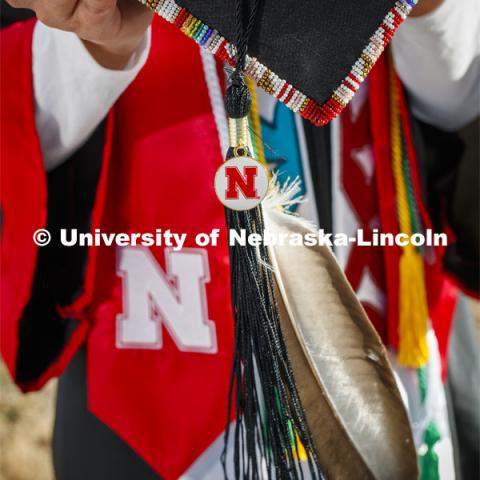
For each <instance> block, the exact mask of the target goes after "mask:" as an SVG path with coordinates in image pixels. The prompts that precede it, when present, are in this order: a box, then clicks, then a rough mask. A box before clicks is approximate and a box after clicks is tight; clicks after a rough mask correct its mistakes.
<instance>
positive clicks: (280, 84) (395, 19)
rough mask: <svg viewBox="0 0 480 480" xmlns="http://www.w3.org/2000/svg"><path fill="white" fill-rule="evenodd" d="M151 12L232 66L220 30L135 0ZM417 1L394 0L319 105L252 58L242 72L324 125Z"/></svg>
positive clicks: (182, 12) (166, 0) (172, 8)
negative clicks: (330, 92) (334, 87)
mask: <svg viewBox="0 0 480 480" xmlns="http://www.w3.org/2000/svg"><path fill="white" fill-rule="evenodd" d="M139 1H140V2H141V3H143V4H144V5H146V6H148V7H149V8H150V9H152V10H153V11H154V12H155V13H157V14H158V15H160V16H161V17H162V18H164V19H165V20H167V21H168V22H170V23H172V24H174V25H175V26H177V27H178V28H180V30H181V31H182V32H183V33H185V35H187V36H189V37H190V38H192V39H193V40H195V41H196V42H197V43H198V44H199V45H201V46H202V47H204V48H206V49H207V50H209V51H210V52H212V53H213V54H214V55H215V56H216V57H217V58H219V59H220V60H222V61H224V62H227V63H229V64H230V65H233V63H234V62H233V58H234V56H235V47H234V46H233V45H231V44H230V42H228V40H226V39H225V38H224V37H223V36H222V35H220V33H219V32H218V31H217V30H215V29H212V28H210V27H208V25H205V24H204V23H203V22H202V21H201V20H199V19H198V18H196V17H194V16H193V15H191V14H190V13H189V12H188V11H187V10H186V9H185V8H182V7H180V6H179V5H178V4H176V3H175V1H174V0H139ZM416 3H417V0H397V1H396V2H395V5H394V6H393V7H392V8H391V9H390V11H389V12H388V13H387V15H386V16H385V18H384V19H383V21H382V23H381V24H380V26H379V27H378V28H377V30H376V31H375V33H374V34H373V35H372V36H371V37H370V41H369V43H368V45H367V46H366V47H365V48H364V49H363V51H362V54H361V55H360V58H359V59H358V60H357V61H356V62H355V64H354V65H353V67H352V69H351V71H350V73H349V74H348V75H347V76H346V78H345V79H344V80H343V81H342V83H341V84H340V86H339V87H338V88H336V89H335V90H334V91H333V93H332V96H331V97H330V98H329V99H328V100H327V101H326V102H325V103H323V104H322V105H319V104H317V103H316V102H315V101H314V100H312V99H311V98H308V97H307V96H306V95H304V94H303V93H302V92H300V91H299V90H297V89H296V88H294V87H293V86H292V85H290V84H289V83H287V82H286V81H285V80H282V79H281V78H279V77H278V75H276V74H275V73H274V72H272V71H271V70H270V69H269V68H267V67H266V66H265V65H263V64H262V63H260V62H259V61H258V60H257V59H256V58H253V57H250V56H248V55H247V60H246V67H245V74H246V75H247V76H249V77H251V78H252V79H253V80H255V82H256V84H257V85H258V86H259V87H260V88H262V89H264V90H265V91H266V92H268V93H269V94H271V95H273V96H274V97H275V98H277V99H278V100H280V101H281V102H283V103H284V104H285V105H287V107H288V108H290V109H292V110H293V111H294V112H296V113H300V115H302V117H304V118H306V119H308V120H310V121H311V122H312V123H313V124H315V125H325V124H327V123H328V122H329V121H330V120H332V119H333V118H335V117H336V116H337V115H338V114H339V113H340V112H341V111H342V110H343V109H344V108H345V107H346V105H347V104H348V102H349V101H350V100H351V99H352V97H353V95H354V94H355V92H356V91H357V90H358V89H359V88H360V84H361V83H362V82H363V81H364V80H365V78H366V77H367V75H368V74H369V72H370V70H371V69H372V67H373V65H374V64H375V62H376V61H377V60H378V58H379V57H380V55H381V54H382V52H383V50H384V49H385V47H386V46H387V44H388V43H389V42H390V40H391V39H392V37H393V35H394V33H395V31H396V30H397V28H398V27H399V26H400V24H401V23H402V22H403V21H404V20H405V19H406V18H407V16H408V14H409V13H410V11H411V9H412V8H413V7H414V6H415V4H416Z"/></svg>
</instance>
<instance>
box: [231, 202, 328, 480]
mask: <svg viewBox="0 0 480 480" xmlns="http://www.w3.org/2000/svg"><path fill="white" fill-rule="evenodd" d="M225 214H226V219H227V226H228V228H229V229H233V230H236V231H237V232H240V231H241V230H242V229H245V230H246V232H247V235H248V234H250V233H259V234H261V235H262V236H263V231H264V222H263V214H262V210H261V207H257V208H255V209H252V210H247V211H233V210H230V209H226V213H225ZM230 268H231V292H232V307H233V316H234V323H235V348H234V358H233V368H232V377H231V383H230V393H229V402H228V417H227V426H226V431H225V446H224V450H223V454H222V464H223V468H224V473H225V478H228V474H227V467H226V452H227V447H228V443H229V437H230V434H231V428H230V418H231V415H232V409H233V408H235V420H236V423H235V426H234V428H233V436H234V438H233V439H232V440H233V442H234V472H235V479H237V480H239V479H260V478H262V479H263V478H265V474H266V475H267V478H269V479H271V478H275V479H302V478H304V473H306V472H303V471H302V468H301V465H300V460H298V457H299V456H298V455H297V453H298V450H297V444H296V441H294V444H292V432H296V433H297V434H298V437H299V438H300V440H301V442H302V444H303V445H304V447H305V449H306V452H307V455H308V470H309V473H310V475H307V476H309V477H310V478H312V479H324V478H325V477H324V475H323V473H322V471H321V467H320V465H319V462H318V458H317V455H316V453H315V448H314V446H313V442H312V438H311V435H310V432H309V429H308V426H307V423H306V420H305V413H304V410H303V407H302V404H301V401H300V398H299V395H298V392H297V388H296V384H295V379H294V377H293V372H292V367H291V364H290V360H289V358H288V353H287V350H286V347H285V342H284V338H283V334H282V331H281V329H280V321H279V314H278V309H277V303H276V300H275V294H274V283H273V282H274V279H273V272H272V271H271V268H270V259H269V255H268V250H267V248H266V247H265V246H260V247H252V246H249V245H247V246H240V245H236V246H231V247H230Z"/></svg>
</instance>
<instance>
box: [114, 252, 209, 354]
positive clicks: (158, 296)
mask: <svg viewBox="0 0 480 480" xmlns="http://www.w3.org/2000/svg"><path fill="white" fill-rule="evenodd" d="M165 260H166V262H165V263H166V272H164V271H163V270H162V269H161V267H160V265H159V264H158V263H157V261H156V260H155V258H154V257H153V255H152V254H151V253H150V250H148V249H147V248H141V247H125V248H121V249H119V250H118V259H117V264H118V267H117V273H118V275H119V276H121V277H122V279H123V313H121V314H119V315H117V328H116V335H117V338H116V343H117V347H118V348H133V349H142V348H143V349H160V348H162V345H163V340H162V324H163V325H164V326H165V328H166V330H167V331H168V333H169V334H170V336H171V337H172V339H173V341H174V342H175V344H176V345H177V347H178V349H179V350H182V351H193V352H204V353H216V352H217V340H216V331H215V324H214V323H213V322H212V321H211V320H209V319H208V308H207V294H206V290H205V284H206V283H208V282H209V281H210V272H209V268H208V256H207V252H206V251H205V250H203V249H183V250H182V251H180V252H174V251H172V250H165Z"/></svg>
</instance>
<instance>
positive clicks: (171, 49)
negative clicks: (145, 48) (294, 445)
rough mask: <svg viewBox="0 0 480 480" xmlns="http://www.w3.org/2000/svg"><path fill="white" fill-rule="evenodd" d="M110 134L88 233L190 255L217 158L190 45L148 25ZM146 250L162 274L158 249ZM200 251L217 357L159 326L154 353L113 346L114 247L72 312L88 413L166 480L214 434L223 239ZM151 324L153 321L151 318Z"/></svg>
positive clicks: (209, 211)
mask: <svg viewBox="0 0 480 480" xmlns="http://www.w3.org/2000/svg"><path fill="white" fill-rule="evenodd" d="M113 134H114V138H115V142H114V144H113V149H112V152H111V155H110V157H111V158H110V160H109V164H108V166H106V167H105V175H104V179H103V180H102V182H103V184H101V186H100V188H99V195H102V190H103V191H104V194H105V197H104V201H100V202H97V207H96V212H95V213H94V224H93V225H92V229H94V228H97V227H98V228H101V229H102V231H108V232H153V231H155V229H157V228H160V229H163V230H166V229H170V230H171V231H173V232H178V233H187V234H188V237H187V242H186V244H185V247H187V248H192V249H197V250H198V246H197V245H196V244H195V243H194V238H195V235H196V234H197V233H200V232H210V231H211V229H212V228H220V229H222V230H225V223H224V212H223V207H222V205H221V204H220V203H219V202H218V201H217V199H216V197H215V193H214V190H213V178H214V175H215V171H216V168H217V166H218V165H219V164H220V163H221V162H222V158H223V155H222V152H221V151H220V146H219V142H218V132H217V129H216V125H215V120H214V116H213V113H212V109H211V104H210V99H209V93H208V90H207V85H206V83H205V77H204V72H203V67H202V62H201V57H200V51H199V47H198V46H197V45H195V44H194V43H193V42H191V41H190V40H189V39H188V38H185V37H184V36H183V35H182V34H181V33H180V32H178V31H177V30H176V29H175V28H174V27H173V26H171V25H169V24H167V23H166V22H163V21H161V20H160V21H156V22H155V23H154V26H153V42H152V50H151V55H150V59H149V62H148V64H147V66H146V67H145V68H144V69H143V70H142V72H141V73H140V75H139V76H138V78H137V79H136V80H135V81H134V83H133V84H132V85H131V86H130V87H129V88H128V90H127V91H126V92H125V94H124V95H123V96H122V98H121V99H120V101H119V102H118V103H117V105H116V106H115V110H114V131H113ZM102 203H104V204H103V205H102ZM97 208H98V210H97ZM149 250H150V253H151V255H152V259H153V260H152V261H154V262H157V264H158V267H159V268H161V269H162V270H163V271H164V272H167V271H168V265H166V261H165V254H166V252H165V249H164V248H163V247H162V248H160V247H151V248H150V249H149ZM202 251H203V252H204V253H205V254H206V255H208V267H209V272H210V281H208V282H207V283H206V285H205V288H206V292H207V302H208V305H207V308H208V319H209V320H211V321H212V322H213V323H214V326H215V332H216V343H217V352H216V353H200V352H189V351H181V349H180V347H179V345H178V342H175V341H174V339H173V337H172V334H171V332H169V331H168V330H167V329H166V328H164V327H162V343H163V344H162V345H161V347H160V348H153V349H152V348H150V349H141V348H138V349H132V348H117V346H116V344H118V338H116V329H117V326H116V319H117V317H118V315H120V314H121V313H122V312H125V310H126V305H125V304H123V302H122V296H123V299H125V295H124V294H123V291H124V288H125V282H127V281H128V278H127V279H125V277H124V278H123V279H122V276H121V275H120V273H119V271H118V269H119V267H118V265H117V264H118V261H119V257H118V255H119V251H118V249H115V248H111V247H100V248H97V249H96V250H95V251H94V253H92V256H91V261H90V263H89V270H88V272H87V284H86V294H85V296H84V298H83V299H81V301H80V303H77V305H76V306H75V308H80V309H82V308H83V307H84V305H87V304H89V306H88V308H87V309H86V311H85V312H86V315H87V316H88V318H89V321H90V322H91V324H92V330H91V333H90V336H89V339H88V364H87V377H88V400H89V408H90V410H91V411H92V412H93V413H94V414H96V415H97V416H98V417H99V418H100V419H101V420H102V421H104V422H105V423H106V424H107V425H109V426H110V427H111V428H112V429H113V430H114V431H115V432H117V433H118V434H119V435H120V436H121V437H123V438H124V439H125V440H126V441H127V442H128V443H129V444H130V445H131V446H132V447H133V448H134V449H135V450H136V451H137V452H138V453H139V454H140V455H141V456H142V457H143V458H144V459H145V460H146V461H147V462H148V463H150V465H151V466H152V467H153V468H154V469H155V470H156V471H157V472H158V473H159V474H160V475H161V476H162V478H166V479H176V478H178V477H179V475H180V474H182V473H183V472H184V471H185V470H186V469H187V468H188V467H189V466H190V465H191V464H192V463H193V462H194V461H195V459H196V458H197V457H198V456H199V455H200V454H201V453H202V452H203V451H204V450H205V449H206V448H207V447H208V446H209V445H210V444H211V443H212V442H213V441H214V440H215V439H216V438H217V437H218V436H219V435H220V434H221V432H222V431H223V429H224V427H225V420H226V412H227V409H226V407H227V397H228V384H229V376H230V371H231V361H232V348H233V321H232V314H231V307H230V301H229V299H230V279H229V275H230V273H229V260H228V248H227V245H226V238H225V237H223V238H222V239H221V242H220V243H219V246H217V247H206V248H204V249H202ZM153 314H155V312H154V313H153ZM156 315H160V320H161V315H162V312H156Z"/></svg>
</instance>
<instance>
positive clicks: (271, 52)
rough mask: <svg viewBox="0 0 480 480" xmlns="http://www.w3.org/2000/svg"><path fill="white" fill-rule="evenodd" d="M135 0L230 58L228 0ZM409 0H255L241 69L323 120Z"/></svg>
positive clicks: (232, 26) (346, 97)
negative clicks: (252, 24)
mask: <svg viewBox="0 0 480 480" xmlns="http://www.w3.org/2000/svg"><path fill="white" fill-rule="evenodd" d="M141 1H142V2H144V3H146V4H147V5H148V6H149V7H150V8H152V9H154V10H155V11H156V12H157V13H158V14H159V15H160V16H162V17H164V18H165V19H166V20H168V21H169V22H171V23H174V24H175V25H176V26H178V27H179V28H180V29H181V30H182V31H183V32H184V33H185V34H186V35H188V36H189V37H191V38H192V39H194V40H195V41H197V42H198V43H199V44H201V45H203V46H205V47H206V48H208V49H209V50H210V51H212V52H213V53H215V54H216V55H217V56H219V57H220V58H222V59H223V60H225V61H227V62H229V63H232V64H233V63H234V57H235V52H234V49H233V48H232V43H233V44H235V43H236V16H235V11H236V1H235V0H177V1H176V2H174V1H173V0H141ZM416 2H417V0H396V1H395V0H389V1H385V0H370V1H368V2H358V1H356V0H301V1H298V0H297V1H294V0H280V1H279V0H265V1H262V2H261V4H260V6H259V9H258V12H257V14H256V18H255V22H254V26H253V31H252V34H251V36H250V39H249V42H248V54H249V58H248V59H247V62H246V73H247V75H248V76H251V77H254V78H255V80H256V82H257V84H258V85H259V86H260V87H262V88H264V89H265V90H266V91H268V92H269V93H271V94H273V95H275V96H276V97H277V98H279V99H280V100H282V101H283V102H284V103H286V104H287V105H288V106H289V107H290V108H292V109H293V110H294V111H296V112H299V113H300V114H301V115H302V116H304V117H306V118H308V119H309V120H310V121H312V122H313V123H314V124H316V125H323V124H325V123H328V122H329V121H330V120H331V119H332V118H334V117H335V116H336V115H337V114H338V113H340V111H341V110H342V109H343V108H344V107H345V105H346V104H347V103H348V102H349V101H350V99H351V98H352V96H353V95H354V93H355V92H356V91H357V89H358V87H359V85H360V83H361V82H362V81H363V80H364V79H365V77H366V76H367V75H368V73H369V71H370V70H371V68H372V66H373V65H374V64H375V62H376V60H377V59H378V57H379V56H380V54H381V53H382V51H383V50H384V48H385V46H386V45H387V44H388V42H389V41H390V39H391V38H392V36H393V34H394V32H395V31H396V29H397V28H398V26H399V25H400V24H401V23H402V21H403V20H404V19H405V18H406V16H407V15H408V13H409V12H410V10H411V8H412V7H413V6H414V5H415V3H416ZM246 3H253V1H252V0H250V2H248V1H247V2H246Z"/></svg>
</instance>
